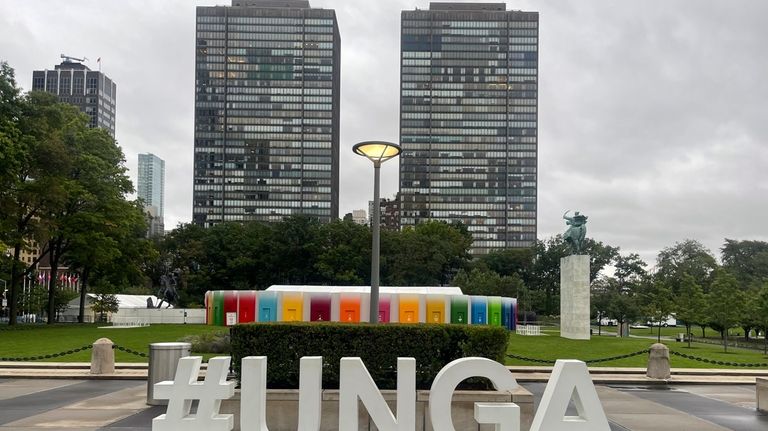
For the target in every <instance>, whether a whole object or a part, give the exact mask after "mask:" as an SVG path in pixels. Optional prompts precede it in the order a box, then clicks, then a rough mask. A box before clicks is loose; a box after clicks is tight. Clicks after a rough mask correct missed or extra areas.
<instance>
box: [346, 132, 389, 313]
mask: <svg viewBox="0 0 768 431" xmlns="http://www.w3.org/2000/svg"><path fill="white" fill-rule="evenodd" d="M352 151H354V152H355V154H357V155H359V156H363V157H365V158H366V159H368V160H370V161H372V162H373V202H374V204H373V214H371V237H372V244H371V300H370V315H369V322H371V323H378V322H379V231H380V230H381V227H380V226H379V224H380V222H381V220H380V219H381V215H380V213H381V204H380V199H379V183H380V180H379V171H381V169H380V168H381V164H382V163H384V162H386V161H387V160H389V159H391V158H394V157H397V155H398V154H400V151H401V149H400V146H399V145H397V144H393V143H391V142H384V141H365V142H360V143H359V144H355V146H354V147H352Z"/></svg>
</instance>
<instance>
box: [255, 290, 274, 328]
mask: <svg viewBox="0 0 768 431" xmlns="http://www.w3.org/2000/svg"><path fill="white" fill-rule="evenodd" d="M257 305H258V307H259V322H276V321H277V294H276V293H275V292H259V300H258V302H257Z"/></svg>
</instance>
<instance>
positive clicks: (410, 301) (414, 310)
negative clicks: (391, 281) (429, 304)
mask: <svg viewBox="0 0 768 431" xmlns="http://www.w3.org/2000/svg"><path fill="white" fill-rule="evenodd" d="M400 323H419V297H418V296H417V295H400Z"/></svg>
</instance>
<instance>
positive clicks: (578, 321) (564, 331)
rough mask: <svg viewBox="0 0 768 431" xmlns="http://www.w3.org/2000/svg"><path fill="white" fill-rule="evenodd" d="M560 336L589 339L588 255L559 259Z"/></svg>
mask: <svg viewBox="0 0 768 431" xmlns="http://www.w3.org/2000/svg"><path fill="white" fill-rule="evenodd" d="M560 336H561V337H563V338H570V339H573V340H589V256H587V255H585V254H578V255H571V256H567V257H564V258H562V259H560Z"/></svg>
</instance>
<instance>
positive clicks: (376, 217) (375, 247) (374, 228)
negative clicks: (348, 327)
mask: <svg viewBox="0 0 768 431" xmlns="http://www.w3.org/2000/svg"><path fill="white" fill-rule="evenodd" d="M380 174H381V162H378V161H374V162H373V214H372V215H371V236H372V237H373V244H372V245H371V301H370V302H371V315H370V318H369V319H368V321H369V322H371V323H379V254H380V251H379V245H380V241H379V235H380V233H381V202H380V200H381V199H380V198H379V186H380V181H381V180H380Z"/></svg>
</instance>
